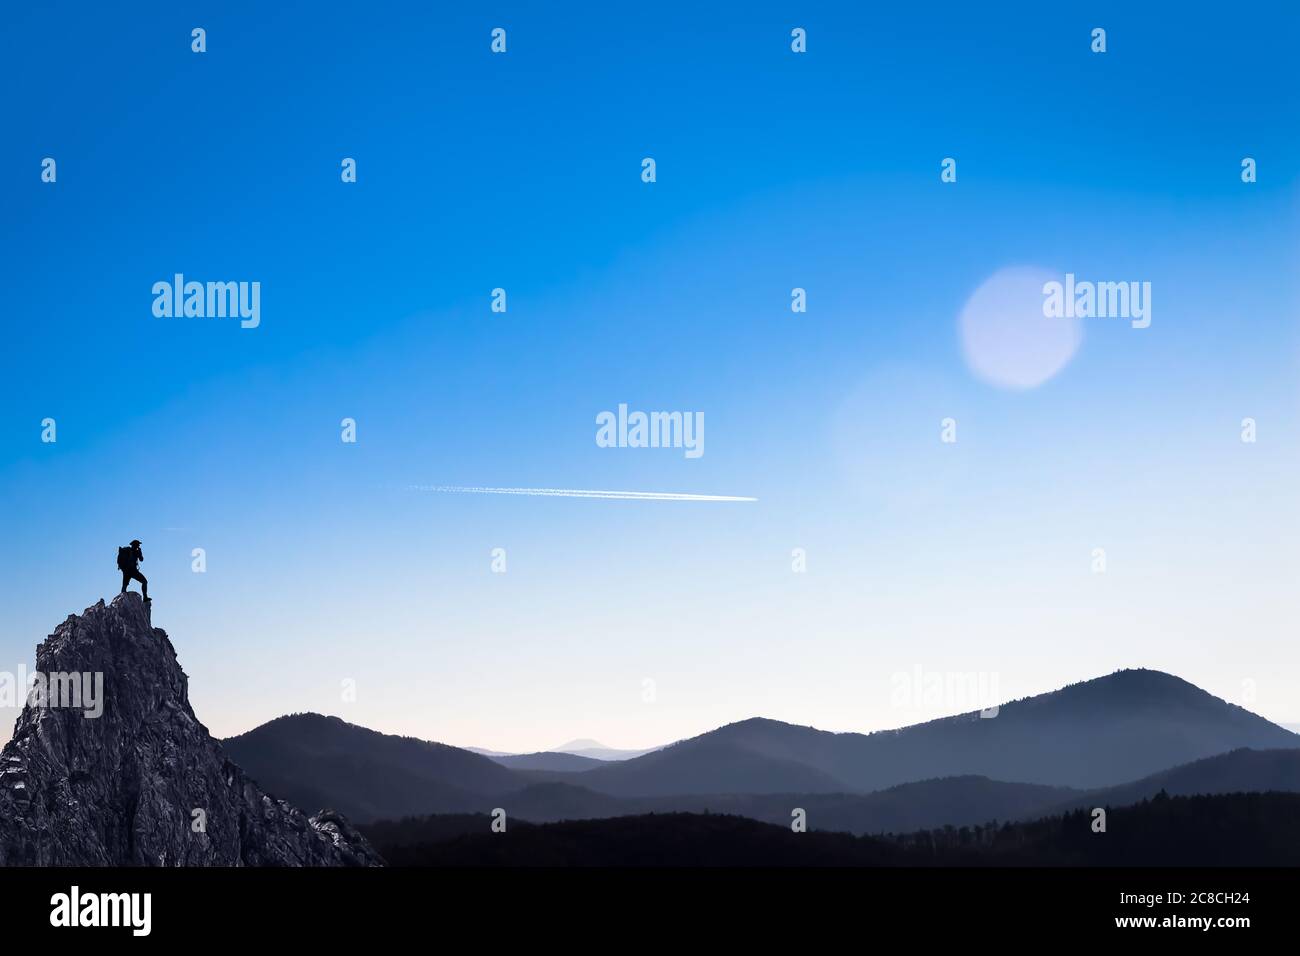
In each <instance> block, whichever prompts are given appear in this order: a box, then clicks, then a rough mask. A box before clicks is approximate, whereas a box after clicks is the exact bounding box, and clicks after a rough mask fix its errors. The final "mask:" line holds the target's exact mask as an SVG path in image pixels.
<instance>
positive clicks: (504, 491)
mask: <svg viewBox="0 0 1300 956" xmlns="http://www.w3.org/2000/svg"><path fill="white" fill-rule="evenodd" d="M410 490H411V491H449V492H459V493H461V494H473V495H539V496H541V497H544V498H614V499H624V500H636V501H757V500H758V499H757V498H746V497H741V496H738V495H688V494H679V493H677V492H673V491H588V490H584V489H580V488H469V487H461V486H458V485H412V486H411V489H410Z"/></svg>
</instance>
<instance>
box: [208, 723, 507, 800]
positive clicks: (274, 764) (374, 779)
mask: <svg viewBox="0 0 1300 956" xmlns="http://www.w3.org/2000/svg"><path fill="white" fill-rule="evenodd" d="M222 746H223V747H224V748H225V749H226V752H227V753H229V754H230V755H231V757H232V758H233V759H234V760H235V761H236V762H237V763H238V764H239V765H240V766H241V767H243V768H244V770H245V771H246V772H247V773H248V774H249V775H250V776H252V777H253V778H254V779H256V780H258V781H260V782H262V784H263V786H265V787H267V788H268V789H270V790H271V791H272V792H273V793H275V794H276V796H279V797H283V798H284V799H286V800H289V801H291V802H293V803H296V804H298V805H300V806H318V805H319V806H333V807H335V808H340V810H341V808H342V807H347V808H348V809H346V810H341V812H343V813H346V814H348V815H349V816H352V815H354V814H355V819H357V820H374V819H377V818H380V817H400V816H405V815H407V814H413V813H428V812H429V808H430V807H437V808H441V809H443V812H458V811H463V812H476V811H481V810H483V809H485V808H484V806H483V803H484V800H483V794H490V793H501V792H508V791H511V790H516V789H518V788H519V787H520V786H522V785H523V784H524V783H525V782H526V780H521V779H520V778H518V777H517V776H516V775H515V772H514V771H512V770H509V769H507V768H506V767H502V766H501V765H500V764H497V763H495V762H493V761H492V760H490V759H489V758H487V757H484V756H481V755H480V754H476V753H470V752H469V751H468V750H461V749H460V748H458V747H449V746H447V745H445V744H438V743H430V742H429V741H425V740H416V739H415V738H413V737H396V736H391V735H388V734H381V733H379V732H378V731H374V730H367V729H366V728H365V727H358V726H356V725H355V724H349V723H347V722H345V721H343V720H340V719H339V718H337V717H322V716H321V715H319V714H291V715H289V716H286V717H279V718H277V719H275V720H272V721H270V722H269V723H265V724H262V725H261V726H260V727H257V728H255V729H253V730H250V731H249V732H248V733H245V734H240V735H239V736H238V737H230V738H228V739H226V740H223V741H222ZM327 796H328V797H330V798H332V799H333V800H334V801H335V802H334V803H331V802H330V800H329V799H324V798H325V797H327ZM323 799H324V802H321V801H322V800H323ZM486 809H491V807H488V808H486Z"/></svg>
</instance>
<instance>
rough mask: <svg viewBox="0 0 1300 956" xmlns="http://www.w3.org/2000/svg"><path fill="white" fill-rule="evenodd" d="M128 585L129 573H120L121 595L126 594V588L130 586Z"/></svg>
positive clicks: (129, 580)
mask: <svg viewBox="0 0 1300 956" xmlns="http://www.w3.org/2000/svg"><path fill="white" fill-rule="evenodd" d="M130 583H131V572H130V571H123V572H122V592H121V593H122V594H125V593H126V589H127V586H128V585H130Z"/></svg>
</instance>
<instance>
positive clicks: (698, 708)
mask: <svg viewBox="0 0 1300 956" xmlns="http://www.w3.org/2000/svg"><path fill="white" fill-rule="evenodd" d="M1128 6H1129V5H1125V4H1059V5H1058V4H1052V5H1045V4H1022V5H1008V6H1005V7H1004V8H1001V9H1000V10H999V11H994V12H990V11H989V10H988V9H986V8H983V7H977V6H976V5H962V6H957V5H952V6H948V5H939V6H938V7H931V6H927V7H923V8H918V9H916V10H914V11H906V10H898V9H870V10H868V9H866V8H864V7H862V6H861V5H856V4H831V3H825V4H821V3H819V4H794V3H784V4H772V3H746V4H743V5H742V4H719V5H710V6H708V7H707V8H705V7H701V6H699V5H686V4H672V3H670V4H657V5H653V6H652V7H647V8H644V9H641V10H636V11H633V10H631V9H611V8H610V7H608V5H595V4H587V5H584V4H561V5H554V4H537V3H533V4H522V3H520V4H496V5H486V6H480V5H474V7H473V8H472V9H442V8H436V7H434V6H432V5H416V4H389V3H375V4H368V5H361V6H356V7H354V6H346V7H344V6H339V7H338V8H337V9H335V8H333V7H332V6H331V5H324V9H322V8H321V5H308V4H301V5H294V4H286V5H276V6H275V8H271V9H268V8H267V7H266V6H265V5H261V4H252V3H230V4H220V5H218V4H161V3H158V4H141V5H139V6H138V9H136V8H133V13H132V14H131V16H130V18H129V19H127V18H125V17H124V15H123V14H122V13H121V11H117V10H109V9H106V8H90V7H85V6H83V5H70V4H58V3H55V4H50V5H43V6H42V7H40V8H39V9H36V8H24V9H21V10H15V11H12V12H11V15H10V22H9V25H8V26H7V28H6V30H5V31H4V34H3V36H0V74H2V76H0V79H3V82H4V85H5V88H6V89H9V90H12V91H15V95H13V96H11V97H10V102H9V104H8V108H7V111H6V112H7V114H8V116H7V121H6V124H5V125H6V136H5V144H6V148H5V149H4V150H2V151H0V183H3V186H2V187H0V188H3V194H2V195H0V199H2V200H3V206H4V209H5V212H6V216H5V219H6V224H7V225H8V227H9V228H6V229H5V230H4V231H3V233H0V235H2V236H3V239H2V240H0V241H3V243H4V249H3V255H4V261H5V263H6V270H5V275H6V291H7V293H8V295H7V306H8V309H7V312H8V321H7V323H6V345H7V349H6V356H7V357H6V359H5V375H4V379H3V382H2V383H0V396H2V397H3V400H4V401H3V409H4V412H3V414H0V496H2V497H3V499H4V501H5V502H6V503H7V505H8V507H6V509H5V518H6V520H5V522H4V525H5V528H6V531H7V536H8V540H9V549H8V553H9V554H10V562H11V563H10V565H9V567H8V573H7V574H5V575H4V576H3V579H2V580H0V599H2V600H3V604H4V607H5V608H6V612H7V613H6V615H5V622H6V627H5V628H4V630H3V632H2V633H0V668H3V669H9V670H13V669H16V668H17V667H18V665H19V664H20V663H22V662H24V661H25V662H27V666H30V665H31V656H32V647H33V646H34V644H35V643H37V642H38V641H39V640H40V639H41V638H42V637H43V636H44V635H45V634H47V633H48V632H49V631H50V630H51V629H52V628H53V627H54V625H55V624H57V623H58V622H59V621H61V620H62V619H63V618H64V617H65V616H66V615H67V614H68V613H71V612H74V611H80V610H81V609H82V608H83V607H85V606H87V605H89V604H91V603H93V602H94V601H96V600H98V599H99V598H100V597H101V596H102V597H107V596H111V594H112V593H114V592H115V591H116V589H117V585H118V582H117V580H116V571H115V569H114V566H113V555H114V551H115V549H116V547H117V545H119V544H123V543H125V542H126V541H128V540H129V539H131V538H133V537H139V538H141V539H143V541H144V550H145V554H146V562H145V564H144V566H143V570H144V571H145V573H146V574H148V575H149V578H150V584H151V592H152V593H153V594H154V595H155V597H156V600H155V605H154V619H155V623H156V624H157V625H158V626H161V627H164V628H166V629H167V630H168V631H169V633H170V634H171V636H172V638H173V641H174V642H175V643H176V645H177V648H178V651H179V653H180V656H181V660H182V663H183V664H184V666H185V667H186V669H187V671H188V672H189V674H190V675H191V679H192V683H191V689H192V697H193V701H194V704H195V707H196V710H197V712H198V713H199V715H200V717H201V718H202V719H203V720H204V721H205V722H206V723H207V724H208V726H209V727H210V728H211V729H212V730H213V731H214V733H217V734H219V735H226V734H231V733H238V732H240V731H243V730H246V729H248V728H250V727H252V726H254V725H255V724H257V723H260V722H261V721H264V720H267V719H270V718H272V717H274V716H277V715H279V714H281V713H284V712H287V711H298V710H317V711H322V712H326V713H335V714H338V715H340V716H342V717H344V718H345V719H348V720H352V721H355V722H357V723H362V724H365V725H367V726H372V727H375V728H377V729H381V730H385V731H389V732H401V733H408V734H413V735H416V736H421V737H426V738H431V739H438V740H445V741H448V742H451V743H458V744H469V745H478V746H486V747H493V748H496V749H502V750H529V749H539V748H543V747H546V746H549V745H554V744H557V743H559V742H561V741H563V740H567V739H570V738H573V737H579V736H582V737H597V738H599V739H601V740H603V741H604V742H606V743H609V744H611V745H614V746H627V747H634V746H649V745H653V744H658V743H662V742H665V741H668V740H672V739H675V738H678V737H681V736H685V735H689V734H693V733H697V732H700V731H703V730H705V729H708V728H710V727H712V726H716V725H718V724H720V723H724V722H726V721H729V720H737V719H742V718H745V717H749V716H754V715H764V716H770V717H775V718H779V719H784V720H790V721H793V722H798V723H807V724H814V725H817V726H821V727H826V728H828V729H835V730H868V729H874V728H879V727H889V726H897V725H899V724H903V723H908V722H911V721H913V720H918V719H925V718H928V717H932V716H938V715H939V714H941V713H945V712H949V711H950V710H953V709H964V708H960V707H952V706H945V705H946V704H947V703H949V702H942V701H941V702H937V703H935V704H933V705H932V706H927V707H924V708H920V709H915V708H913V709H907V708H900V707H899V706H898V704H897V701H896V700H895V699H892V695H891V690H892V683H891V678H892V675H895V674H898V673H911V672H913V671H914V669H915V668H917V667H920V668H921V669H922V670H923V671H924V672H936V673H969V672H978V673H991V674H996V675H997V679H998V687H999V689H1000V691H1001V695H1002V696H1003V697H1007V698H1011V697H1017V696H1023V695H1026V694H1031V693H1039V692H1042V691H1046V690H1050V689H1054V688H1056V687H1058V686H1061V685H1062V684H1065V683H1069V682H1071V681H1075V680H1079V679H1084V678H1087V677H1092V676H1097V675H1100V674H1103V673H1107V672H1109V671H1111V670H1114V669H1116V668H1119V667H1126V666H1147V667H1155V668H1159V669H1162V670H1167V671H1170V672H1172V673H1176V674H1178V675H1180V676H1182V677H1185V678H1187V679H1188V680H1191V681H1193V682H1194V683H1197V684H1199V685H1200V686H1203V687H1205V688H1207V689H1209V690H1211V691H1212V692H1214V693H1216V694H1219V695H1220V696H1224V697H1227V698H1228V699H1232V700H1234V701H1237V702H1241V703H1245V704H1247V705H1248V706H1250V707H1251V708H1252V709H1254V710H1257V711H1258V712H1260V713H1263V714H1264V715H1265V716H1268V717H1270V718H1273V719H1276V720H1283V721H1295V720H1300V711H1297V710H1296V707H1295V704H1294V701H1296V700H1297V699H1300V650H1298V649H1297V645H1296V642H1295V640H1294V637H1293V630H1292V622H1293V621H1294V620H1295V619H1296V617H1297V613H1298V612H1300V607H1298V606H1297V605H1300V601H1298V600H1297V597H1296V588H1295V587H1294V582H1295V580H1296V574H1297V572H1300V566H1298V565H1300V561H1298V560H1297V557H1296V553H1295V549H1294V548H1293V547H1290V546H1289V542H1290V541H1293V540H1294V539H1295V537H1296V534H1297V531H1300V527H1298V524H1300V522H1298V521H1297V518H1298V517H1300V515H1298V513H1297V508H1296V505H1295V488H1296V479H1297V477H1298V469H1297V466H1298V465H1300V461H1298V460H1297V455H1296V452H1295V449H1296V447H1297V439H1300V421H1297V397H1298V395H1297V377H1296V371H1297V368H1296V365H1297V358H1298V357H1300V350H1298V345H1300V342H1298V341H1297V339H1298V336H1297V331H1298V330H1297V323H1296V319H1297V305H1298V303H1297V299H1298V294H1297V292H1298V290H1297V280H1296V275H1297V270H1296V266H1297V259H1298V257H1300V230H1298V229H1297V226H1298V225H1300V223H1298V221H1297V220H1298V217H1300V181H1298V178H1297V173H1296V170H1297V169H1298V168H1300V134H1298V133H1297V127H1296V124H1295V123H1294V122H1293V120H1294V117H1295V116H1296V115H1297V107H1300V92H1298V91H1297V87H1296V84H1295V83H1294V77H1293V70H1292V68H1291V67H1290V65H1289V64H1290V62H1291V58H1290V53H1291V51H1292V50H1293V49H1294V45H1295V42H1296V41H1297V39H1300V14H1298V13H1296V12H1295V10H1294V9H1293V8H1288V6H1287V5H1283V4H1280V3H1279V4H1263V5H1259V6H1256V7H1253V8H1252V12H1251V13H1250V15H1249V16H1247V15H1246V14H1245V13H1244V12H1243V13H1242V14H1241V15H1240V16H1234V17H1227V16H1225V15H1224V14H1223V13H1222V12H1221V11H1216V10H1214V9H1212V8H1210V7H1208V6H1207V7H1204V8H1199V7H1198V6H1197V5H1195V4H1192V5H1182V6H1179V7H1178V8H1177V9H1176V10H1175V9H1173V8H1167V9H1164V10H1155V9H1153V10H1147V11H1141V10H1139V11H1134V10H1131V9H1128ZM196 26H202V27H204V28H205V29H206V30H207V42H208V51H207V52H206V53H204V54H195V53H192V52H191V50H190V30H191V29H192V28H193V27H196ZM1098 26H1100V27H1104V28H1105V29H1106V30H1107V46H1108V49H1107V52H1106V53H1104V54H1094V53H1092V52H1091V51H1090V49H1089V45H1090V39H1089V35H1090V31H1091V30H1092V29H1093V28H1094V27H1098ZM494 27H503V28H505V29H506V30H507V38H508V40H507V42H508V52H507V53H506V54H504V55H493V54H492V53H491V52H490V49H489V43H490V31H491V30H492V28H494ZM794 27H803V28H805V29H806V30H807V31H808V52H807V53H806V54H802V55H798V54H794V53H792V52H791V50H790V46H789V41H790V30H791V29H792V28H794ZM47 156H48V157H53V158H55V159H56V161H57V163H58V180H57V182H56V183H53V184H49V183H42V182H41V179H40V164H41V160H42V159H43V158H44V157H47ZM647 156H650V157H653V158H654V159H655V160H656V163H657V174H658V178H657V182H655V183H653V184H647V183H643V182H642V181H641V178H640V172H641V160H642V159H643V157H647ZM1247 156H1249V157H1253V158H1255V159H1256V160H1257V162H1258V170H1259V181H1258V182H1256V183H1253V184H1245V183H1243V182H1242V181H1241V177H1240V164H1241V160H1242V158H1243V157H1247ZM343 157H354V158H355V159H356V160H357V164H358V181H357V182H356V183H352V184H345V183H342V182H341V181H340V176H339V168H340V160H341V159H342V158H343ZM945 157H953V158H955V159H956V160H957V164H958V166H957V168H958V180H957V182H955V183H942V182H941V181H940V176H939V173H940V162H941V160H942V159H943V158H945ZM1008 269H1027V270H1034V274H1038V273H1039V272H1044V273H1050V274H1053V275H1057V276H1060V275H1062V274H1064V273H1065V272H1073V273H1076V274H1077V275H1079V276H1080V277H1081V278H1091V279H1096V280H1107V281H1121V280H1122V281H1128V280H1140V281H1149V282H1150V283H1151V284H1152V288H1153V290H1154V291H1153V305H1152V324H1151V326H1150V327H1149V328H1146V329H1133V328H1131V327H1130V325H1129V323H1128V322H1127V321H1124V320H1117V319H1103V318H1099V319H1085V320H1083V321H1082V324H1081V326H1080V334H1081V341H1080V344H1079V346H1078V349H1077V351H1076V352H1075V353H1074V354H1073V356H1072V357H1071V358H1070V360H1069V361H1068V363H1066V364H1065V365H1064V367H1063V368H1061V369H1060V371H1059V372H1057V373H1056V374H1055V375H1053V376H1051V377H1050V378H1048V379H1047V380H1046V381H1044V382H1042V384H1040V385H1038V386H1037V387H1034V388H1029V389H1008V388H1002V387H999V386H998V385H997V384H993V383H990V382H988V381H986V380H985V379H984V378H981V377H980V376H979V375H978V374H976V372H975V371H974V370H973V369H972V367H971V366H970V364H969V363H968V361H967V357H966V355H965V353H964V351H963V344H962V338H961V333H960V323H959V317H960V316H961V314H962V310H963V308H964V307H965V306H966V305H967V303H968V302H969V301H970V300H971V298H972V296H973V295H974V293H975V292H976V290H977V289H979V288H980V287H981V286H982V285H983V284H984V283H985V282H986V281H987V280H989V279H990V278H991V277H994V276H997V275H999V274H1004V273H1003V271H1004V270H1008ZM176 272H183V273H184V274H185V275H186V276H187V277H188V278H191V279H198V280H201V281H204V280H222V281H225V280H245V281H254V280H255V281H259V282H260V283H261V287H262V300H261V310H262V319H261V325H260V326H259V327H258V328H257V329H240V328H239V326H238V324H237V323H235V322H232V321H229V320H206V319H184V318H173V319H158V318H155V317H154V315H153V314H152V311H151V305H152V295H151V293H150V290H151V287H152V285H153V283H154V282H156V281H158V280H163V279H170V278H171V276H172V275H173V274H174V273H176ZM796 286H798V287H802V288H805V289H807V292H808V312H807V313H805V314H793V313H792V312H791V311H790V290H791V289H792V288H793V287H796ZM496 287H502V288H505V289H506V290H507V294H508V302H509V309H508V312H506V313H505V314H494V313H492V312H491V311H490V308H489V304H490V294H491V290H492V289H493V288H496ZM1043 321H1044V322H1047V321H1050V320H1048V319H1043ZM1004 344H1005V346H1006V349H1007V352H1006V354H1005V355H1001V356H994V358H999V357H1001V358H1006V359H1007V360H1008V361H1015V359H1014V355H1015V354H1016V348H1017V347H1018V343H1014V342H1007V343H1004ZM1007 356H1010V358H1007ZM619 403H627V404H628V405H629V406H631V407H632V408H634V409H644V410H652V409H664V410H683V411H700V412H703V413H704V416H705V420H706V452H705V454H704V455H703V456H702V457H701V458H699V459H695V460H689V459H687V458H685V457H684V456H683V455H682V453H681V451H680V450H672V449H626V448H625V449H611V448H599V447H597V445H596V443H595V441H594V436H595V416H596V415H597V414H598V413H599V412H601V411H603V410H607V409H615V408H617V406H618V404H619ZM46 417H52V418H54V419H56V421H57V423H58V441H57V442H56V443H54V444H47V443H42V442H41V440H40V438H41V426H40V423H41V420H42V419H44V418H46ZM345 417H351V418H354V419H355V420H356V421H357V428H358V441H357V442H356V443H355V444H345V443H343V442H341V441H340V427H339V423H340V421H341V420H342V419H343V418H345ZM946 417H952V418H954V419H955V420H956V421H957V423H958V424H957V428H958V441H957V442H956V443H955V444H944V443H941V442H940V441H939V431H940V427H939V423H940V421H941V420H942V419H943V418H946ZM1246 417H1251V418H1254V419H1255V420H1256V422H1257V423H1258V440H1257V441H1256V442H1255V443H1253V444H1248V443H1243V442H1242V441H1241V440H1240V433H1241V424H1240V423H1241V420H1242V419H1243V418H1246ZM412 485H474V486H478V485H490V486H512V487H513V486H524V487H547V488H594V489H632V490H646V491H672V492H691V493H700V494H721V495H747V496H753V497H756V498H758V499H759V500H758V501H757V502H753V503H683V502H643V501H611V500H587V499H568V498H535V497H494V496H472V495H461V494H444V493H435V492H421V491H411V490H408V489H409V487H410V486H412ZM196 547H202V548H204V549H205V550H206V552H207V560H208V570H207V572H206V573H204V574H194V573H192V572H191V569H190V554H191V550H192V549H193V548H196ZM497 547H501V548H505V549H506V553H507V561H508V565H507V566H508V570H507V572H506V573H505V574H493V573H492V571H491V563H490V562H491V558H490V553H491V550H492V549H493V548H497ZM1098 547H1101V548H1104V549H1105V551H1106V556H1107V569H1106V572H1105V573H1104V574H1095V573H1093V571H1092V568H1091V561H1092V557H1091V555H1092V552H1093V549H1094V548H1098ZM795 548H802V549H804V550H805V552H806V554H807V561H808V570H807V572H806V573H804V574H795V573H792V571H791V552H792V550H793V549H795ZM343 680H353V681H355V682H356V687H357V694H356V699H355V701H345V700H343V699H342V697H341V693H340V686H341V682H342V681H343ZM646 681H652V682H653V685H652V686H653V688H654V694H653V700H647V699H646V696H647V695H646V693H645V689H646V687H647V686H650V685H647V684H646ZM959 703H960V702H959ZM0 717H3V723H4V728H3V730H0V734H7V732H8V729H9V727H10V716H9V715H0Z"/></svg>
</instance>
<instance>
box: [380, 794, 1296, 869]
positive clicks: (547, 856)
mask: <svg viewBox="0 0 1300 956" xmlns="http://www.w3.org/2000/svg"><path fill="white" fill-rule="evenodd" d="M490 821H491V818H490V817H488V816H487V815H462V816H450V817H448V816H444V817H439V816H433V817H422V818H410V819H405V820H400V821H395V822H384V823H376V824H370V825H367V826H364V827H363V828H362V829H363V831H364V832H365V834H366V836H367V837H369V839H370V840H371V841H372V842H373V843H374V845H375V846H376V847H378V848H379V850H380V852H381V853H383V854H384V857H385V858H386V859H387V860H388V861H389V862H390V863H392V864H394V865H398V866H1292V867H1293V866H1297V865H1300V794H1295V793H1229V794H1216V795H1212V796H1194V797H1170V796H1168V795H1167V794H1163V793H1159V794H1157V795H1156V796H1155V797H1154V798H1152V799H1149V800H1143V801H1141V802H1139V803H1137V804H1134V805H1131V806H1125V807H1119V808H1115V809H1113V810H1112V811H1111V812H1110V814H1109V825H1108V829H1107V831H1106V832H1105V833H1096V832H1093V830H1092V827H1091V821H1092V818H1091V814H1090V813H1089V812H1088V811H1087V810H1074V811H1071V812H1068V813H1064V814H1059V815H1054V816H1049V817H1044V818H1040V819H1035V820H1031V821H1025V822H1020V823H1006V824H1000V825H996V826H963V827H944V828H941V829H930V830H920V831H917V832H913V833H906V834H898V835H887V836H882V837H871V836H854V835H852V834H848V833H834V832H817V831H809V832H807V833H794V832H792V831H791V829H790V827H789V826H788V825H787V826H778V825H774V824H770V823H762V822H759V821H756V820H750V819H747V818H744V817H738V816H731V815H727V814H694V813H671V814H643V815H638V816H631V817H617V818H614V819H606V820H575V821H567V822H562V823H548V824H529V823H514V824H510V825H509V827H508V829H507V834H508V835H506V834H495V833H491V832H489V826H490Z"/></svg>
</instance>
